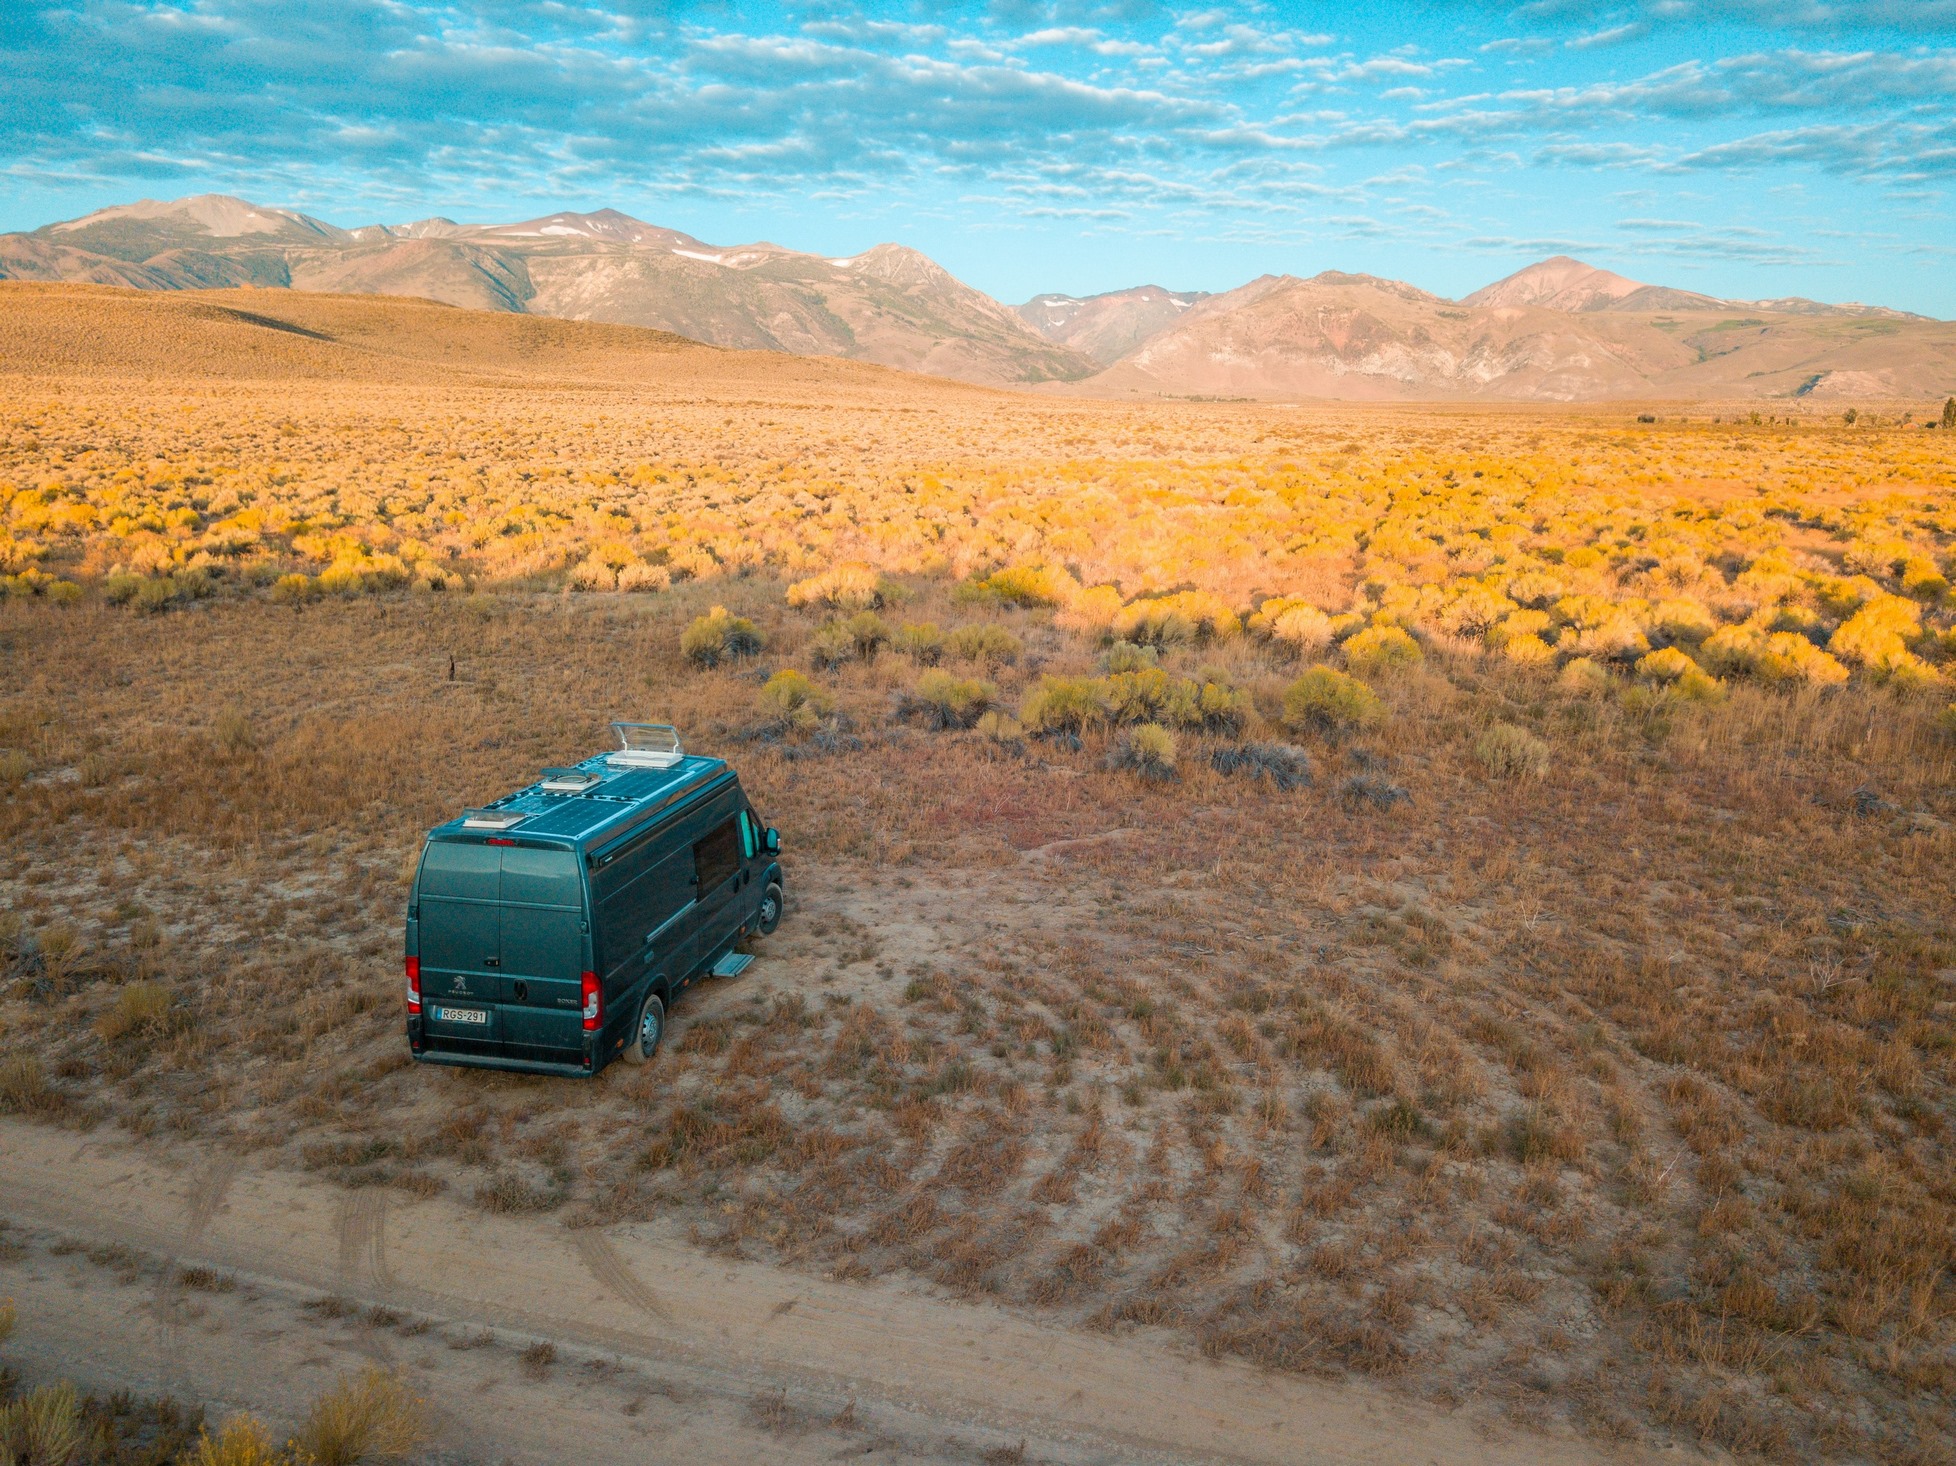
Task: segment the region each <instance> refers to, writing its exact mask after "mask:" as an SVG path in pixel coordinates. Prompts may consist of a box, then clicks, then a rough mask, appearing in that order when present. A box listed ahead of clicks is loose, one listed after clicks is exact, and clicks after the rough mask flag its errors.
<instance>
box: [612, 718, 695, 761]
mask: <svg viewBox="0 0 1956 1466" xmlns="http://www.w3.org/2000/svg"><path fill="white" fill-rule="evenodd" d="M611 731H612V732H614V733H616V734H617V735H618V744H619V747H618V752H616V753H614V754H609V755H607V756H606V758H605V762H606V763H607V764H610V765H611V766H612V767H613V768H615V769H669V768H671V767H672V766H673V765H674V764H676V763H678V762H679V761H680V760H681V759H682V758H684V757H685V756H686V753H685V750H684V749H682V748H681V747H680V746H679V730H678V729H677V728H675V727H673V726H672V724H670V723H613V724H612V725H611Z"/></svg>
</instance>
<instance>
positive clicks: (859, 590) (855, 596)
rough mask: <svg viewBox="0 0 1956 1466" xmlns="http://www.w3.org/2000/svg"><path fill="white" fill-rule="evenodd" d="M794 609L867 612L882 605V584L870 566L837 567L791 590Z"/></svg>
mask: <svg viewBox="0 0 1956 1466" xmlns="http://www.w3.org/2000/svg"><path fill="white" fill-rule="evenodd" d="M788 604H789V605H791V606H798V607H800V606H829V607H831V608H833V609H835V610H838V611H868V610H873V609H875V608H876V607H878V606H881V605H882V604H883V581H882V577H881V576H879V575H878V574H877V573H876V571H875V570H873V569H872V568H871V567H869V566H867V565H861V564H847V565H837V566H834V567H833V568H831V569H828V570H824V571H823V572H822V573H821V574H820V575H811V576H809V577H808V579H806V580H798V581H796V582H795V583H794V584H793V585H791V586H789V587H788Z"/></svg>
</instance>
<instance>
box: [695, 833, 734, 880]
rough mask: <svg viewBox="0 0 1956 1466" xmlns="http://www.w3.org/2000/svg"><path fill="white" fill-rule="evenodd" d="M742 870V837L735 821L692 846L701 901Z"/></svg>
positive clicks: (707, 834) (708, 834) (705, 836)
mask: <svg viewBox="0 0 1956 1466" xmlns="http://www.w3.org/2000/svg"><path fill="white" fill-rule="evenodd" d="M739 869H740V834H739V831H738V829H737V828H736V822H735V821H734V820H724V821H722V822H721V823H720V824H719V825H717V826H715V827H714V828H713V829H711V830H709V831H708V832H707V833H706V834H705V835H704V836H703V837H701V839H700V840H699V842H698V843H697V844H695V845H694V846H693V873H694V874H695V875H697V876H698V877H699V882H700V886H699V894H700V896H701V897H702V898H704V897H705V896H706V894H707V893H708V892H709V891H714V890H718V889H719V887H720V884H721V882H723V881H725V880H727V879H728V878H729V877H730V876H732V875H733V873H734V872H735V871H737V870H739Z"/></svg>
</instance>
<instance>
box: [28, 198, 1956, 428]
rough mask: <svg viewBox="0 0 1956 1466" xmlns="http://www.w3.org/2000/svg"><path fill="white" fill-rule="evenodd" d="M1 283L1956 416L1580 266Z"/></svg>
mask: <svg viewBox="0 0 1956 1466" xmlns="http://www.w3.org/2000/svg"><path fill="white" fill-rule="evenodd" d="M0 279H14V280H27V281H44V282H55V281H69V282H85V283H92V284H98V285H112V286H123V287H127V288H130V289H134V290H141V291H208V290H233V289H240V288H244V287H257V288H261V289H262V288H270V289H289V290H294V291H300V292H311V293H329V294H335V295H349V296H352V295H389V296H408V297H418V298H422V299H425V300H430V301H436V302H440V303H443V304H447V305H455V306H464V307H468V308H471V309H474V310H481V311H490V312H498V313H502V314H507V315H523V316H544V317H558V318H563V319H567V320H572V321H587V322H598V323H606V324H611V325H621V326H636V327H643V328H648V329H650V330H653V331H660V332H669V333H672V334H674V335H677V336H683V337H688V338H691V339H692V340H695V341H700V342H705V343H709V344H712V345H716V346H723V347H733V348H741V349H751V350H760V351H770V352H785V353H789V354H792V355H796V356H806V357H841V358H847V359H850V360H855V361H861V362H871V363H877V364H880V365H884V366H892V367H898V368H901V369H903V370H906V371H914V372H922V373H927V374H930V375H934V376H941V377H949V378H954V379H958V380H963V381H967V382H974V383H979V384H985V385H993V386H1013V387H1030V386H1038V387H1043V388H1044V389H1046V390H1048V391H1058V392H1067V393H1081V394H1088V395H1113V396H1151V397H1213V396H1225V397H1256V398H1278V399H1287V398H1302V397H1313V398H1317V397H1323V398H1342V399H1351V400H1418V399H1423V398H1435V399H1454V398H1459V399H1464V398H1488V399H1504V400H1522V401H1547V402H1580V401H1589V400H1596V399H1609V398H1617V399H1621V398H1653V399H1656V398H1714V397H1715V398H1746V397H1757V398H1802V397H1817V398H1821V399H1827V398H1836V397H1863V398H1865V397H1883V398H1893V397H1930V396H1933V397H1937V398H1940V397H1941V396H1943V395H1944V394H1946V393H1950V392H1956V325H1952V324H1951V323H1948V322H1940V321H1933V320H1929V319H1926V318H1924V317H1920V316H1912V315H1909V314H1907V313H1905V312H1901V311H1895V310H1889V309H1886V308H1883V307H1880V306H1867V305H1858V304H1850V305H1828V304H1824V303H1822V302H1817V301H1812V300H1806V299H1801V298H1783V299H1775V300H1764V301H1735V300H1720V299H1716V298H1714V297H1712V296H1708V295H1703V294H1700V293H1698V292H1695V291H1688V290H1679V289H1675V288H1672V287H1670V286H1664V285H1651V284H1645V283H1643V282H1641V281H1637V280H1632V279H1629V278H1628V277H1626V276H1623V275H1618V274H1614V273H1612V272H1610V271H1607V270H1601V269H1597V268H1595V267H1594V266H1591V265H1588V264H1585V263H1583V262H1582V261H1579V260H1573V259H1569V258H1567V257H1566V256H1557V257H1555V258H1553V259H1548V260H1542V261H1540V262H1538V263H1536V264H1533V265H1529V266H1528V267H1526V268H1525V269H1522V270H1518V271H1516V272H1515V273H1514V274H1512V275H1509V276H1507V277H1506V278H1505V279H1502V280H1498V281H1495V282H1494V283H1493V284H1490V285H1487V286H1484V287H1482V288H1481V289H1479V290H1476V291H1474V292H1473V293H1471V294H1469V295H1467V296H1465V297H1464V298H1462V299H1461V300H1459V301H1451V300H1447V299H1444V298H1443V297H1440V296H1437V295H1432V294H1429V293H1428V292H1426V291H1423V290H1420V289H1418V288H1416V287H1414V286H1411V285H1407V284H1404V283H1402V282H1400V281H1395V280H1385V279H1380V278H1377V277H1374V276H1369V275H1351V274H1341V273H1338V272H1326V273H1323V274H1319V275H1316V276H1312V277H1311V278H1309V279H1301V278H1299V277H1296V276H1292V275H1264V276H1261V277H1259V278H1258V279H1255V280H1252V281H1250V282H1249V283H1248V284H1245V285H1242V286H1239V287H1238V288H1236V289H1234V290H1230V291H1226V292H1223V293H1221V294H1213V295H1212V294H1206V293H1204V292H1201V291H1170V290H1166V289H1163V288H1162V287H1160V286H1157V285H1143V286H1136V287H1133V288H1131V289H1125V290H1115V291H1108V292H1105V293H1103V294H1100V295H1092V296H1070V295H1058V294H1048V295H1039V296H1035V297H1033V298H1032V299H1031V300H1029V301H1027V302H1025V303H1024V304H1023V305H1020V306H1018V307H1016V308H1014V307H1009V306H1006V305H1002V304H1000V303H999V302H998V301H996V300H994V299H992V298H991V297H990V296H988V295H985V294H983V293H982V292H980V291H978V290H974V289H973V288H971V287H970V286H968V285H966V284H964V283H963V282H962V281H960V280H958V279H957V278H955V277H954V276H953V275H951V274H950V273H949V272H948V271H946V270H945V269H943V268H942V267H941V266H940V265H938V264H936V263H935V262H934V261H932V260H930V259H929V258H927V257H926V256H924V255H922V254H919V253H918V252H917V251H915V250H912V249H907V248H905V247H904V246H902V245H898V244H880V245H877V246H875V247H874V248H872V249H869V250H865V251H864V252H862V253H861V254H857V255H852V256H849V257H846V258H840V259H837V258H830V257H826V256H822V255H814V254H808V253H804V252H801V251H797V250H793V249H787V248H784V247H782V246H780V245H776V244H769V243H765V242H762V243H755V244H747V245H739V246H732V247H721V246H715V245H710V244H707V243H705V242H704V241H702V240H699V239H696V238H694V237H693V236H692V235H689V234H685V233H682V232H680V231H679V230H675V229H667V228H663V227H661V226H659V225H656V224H648V223H646V222H644V221H643V220H639V219H634V218H632V217H630V216H629V215H626V214H622V213H620V212H618V211H617V210H615V209H601V210H598V211H596V212H594V213H570V212H561V213H555V214H550V215H546V216H544V217H542V218H537V219H530V220H525V221H522V222H519V223H513V224H458V223H456V222H455V221H454V220H451V219H443V218H431V219H423V220H419V221H417V222H414V223H410V224H393V225H386V224H370V225H365V226H362V227H360V228H355V229H342V228H340V227H338V226H336V225H333V224H329V223H327V222H325V221H324V220H321V219H316V218H313V217H311V216H309V215H307V214H303V213H299V212H297V211H295V210H291V209H280V208H269V207H265V206H262V205H258V204H252V203H249V202H246V201H245V200H243V199H236V198H230V197H227V196H224V195H215V194H207V195H201V196H198V197H195V198H188V199H178V200H174V201H162V202H159V201H155V200H143V201H140V202H138V203H134V204H129V205H123V206H118V207H115V208H108V209H102V210H98V211H97V212H95V213H93V214H89V215H86V216H85V217H83V218H80V219H73V220H68V221H65V222H62V223H57V224H49V225H46V226H44V227H43V228H40V229H36V230H34V231H32V232H29V233H16V234H8V235H0Z"/></svg>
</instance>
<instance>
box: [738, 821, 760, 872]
mask: <svg viewBox="0 0 1956 1466" xmlns="http://www.w3.org/2000/svg"><path fill="white" fill-rule="evenodd" d="M759 843H760V837H759V836H758V835H756V834H755V833H754V816H752V815H751V814H749V813H748V812H747V811H746V810H744V809H743V810H742V811H741V812H740V854H741V858H742V859H745V860H752V859H753V858H754V851H755V849H756V848H757V847H758V846H759Z"/></svg>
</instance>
